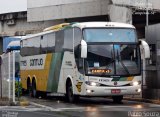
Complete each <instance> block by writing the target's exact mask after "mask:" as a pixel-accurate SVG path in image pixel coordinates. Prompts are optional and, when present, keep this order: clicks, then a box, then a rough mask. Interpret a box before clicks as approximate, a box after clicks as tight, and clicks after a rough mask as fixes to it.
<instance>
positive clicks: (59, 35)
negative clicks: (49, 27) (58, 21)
mask: <svg viewBox="0 0 160 117" xmlns="http://www.w3.org/2000/svg"><path fill="white" fill-rule="evenodd" d="M63 43H64V30H60V31H57V32H56V46H55V52H62V51H63Z"/></svg>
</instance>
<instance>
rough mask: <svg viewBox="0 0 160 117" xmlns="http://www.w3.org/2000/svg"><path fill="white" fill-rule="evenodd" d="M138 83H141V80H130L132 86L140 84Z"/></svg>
mask: <svg viewBox="0 0 160 117" xmlns="http://www.w3.org/2000/svg"><path fill="white" fill-rule="evenodd" d="M140 84H141V81H133V82H131V85H132V86H137V85H140Z"/></svg>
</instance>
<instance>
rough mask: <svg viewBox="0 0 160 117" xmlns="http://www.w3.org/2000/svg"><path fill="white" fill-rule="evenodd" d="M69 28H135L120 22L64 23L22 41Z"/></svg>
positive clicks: (28, 36)
mask: <svg viewBox="0 0 160 117" xmlns="http://www.w3.org/2000/svg"><path fill="white" fill-rule="evenodd" d="M68 27H79V28H81V29H83V28H91V27H97V28H98V27H110V28H135V27H134V26H133V25H131V24H126V23H118V22H82V23H78V22H76V23H62V24H58V25H55V26H51V27H49V28H46V29H45V30H44V32H41V33H37V34H32V35H27V36H26V37H24V38H22V40H25V39H29V38H33V37H37V36H42V35H45V34H48V33H52V32H55V31H58V30H62V29H65V28H68Z"/></svg>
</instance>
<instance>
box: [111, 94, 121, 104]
mask: <svg viewBox="0 0 160 117" xmlns="http://www.w3.org/2000/svg"><path fill="white" fill-rule="evenodd" d="M112 99H113V102H114V103H122V100H123V95H121V96H112Z"/></svg>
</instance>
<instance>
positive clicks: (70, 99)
mask: <svg viewBox="0 0 160 117" xmlns="http://www.w3.org/2000/svg"><path fill="white" fill-rule="evenodd" d="M66 99H67V101H68V102H70V103H74V102H78V101H79V96H78V95H74V94H73V87H72V83H71V81H69V82H68V83H67V86H66Z"/></svg>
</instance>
